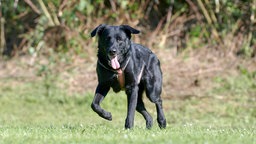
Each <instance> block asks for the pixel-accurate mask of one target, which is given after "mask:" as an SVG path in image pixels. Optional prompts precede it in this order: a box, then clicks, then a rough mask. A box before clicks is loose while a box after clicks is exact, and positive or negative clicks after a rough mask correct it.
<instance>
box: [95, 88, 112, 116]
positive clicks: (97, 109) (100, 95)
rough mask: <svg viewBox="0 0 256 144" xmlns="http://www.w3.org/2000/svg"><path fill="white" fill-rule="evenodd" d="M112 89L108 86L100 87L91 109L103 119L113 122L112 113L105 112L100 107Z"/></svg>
mask: <svg viewBox="0 0 256 144" xmlns="http://www.w3.org/2000/svg"><path fill="white" fill-rule="evenodd" d="M109 89H110V87H108V86H102V85H100V84H99V85H98V86H97V89H96V92H95V96H94V99H93V101H92V104H91V108H92V109H93V110H94V111H95V112H96V113H97V114H98V115H99V116H101V117H102V118H104V119H107V120H112V115H111V113H110V112H107V111H105V110H104V109H102V108H101V107H100V103H101V102H102V100H103V99H104V98H105V96H106V95H107V93H108V91H109Z"/></svg>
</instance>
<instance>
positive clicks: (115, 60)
mask: <svg viewBox="0 0 256 144" xmlns="http://www.w3.org/2000/svg"><path fill="white" fill-rule="evenodd" d="M111 66H112V68H113V69H119V68H120V64H119V62H118V61H117V56H116V57H114V58H113V59H111Z"/></svg>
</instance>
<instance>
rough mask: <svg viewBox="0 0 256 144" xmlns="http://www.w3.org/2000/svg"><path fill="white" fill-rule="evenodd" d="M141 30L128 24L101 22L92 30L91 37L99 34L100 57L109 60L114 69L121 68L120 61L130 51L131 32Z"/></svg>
mask: <svg viewBox="0 0 256 144" xmlns="http://www.w3.org/2000/svg"><path fill="white" fill-rule="evenodd" d="M139 32H140V31H138V30H136V29H134V28H132V27H130V26H128V25H120V26H109V25H105V24H101V25H99V26H98V27H96V28H95V29H94V30H93V31H92V32H91V37H94V36H95V35H96V34H97V35H98V37H99V39H98V57H101V58H104V59H106V60H107V61H108V64H109V66H111V67H112V68H113V69H119V68H120V61H122V60H123V57H124V55H125V54H126V53H127V52H128V51H129V48H130V45H131V41H130V39H131V34H138V33H139Z"/></svg>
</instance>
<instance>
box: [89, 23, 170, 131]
mask: <svg viewBox="0 0 256 144" xmlns="http://www.w3.org/2000/svg"><path fill="white" fill-rule="evenodd" d="M139 32H140V31H138V30H136V29H134V28H132V27H130V26H128V25H121V26H109V25H105V24H103V25H99V26H98V27H96V28H95V29H94V30H93V31H92V33H91V36H92V37H94V36H95V35H98V37H99V39H98V63H97V75H98V86H97V88H96V92H95V97H94V99H93V102H92V104H91V107H92V109H93V110H94V111H95V112H96V113H98V114H99V115H100V116H101V117H103V118H105V119H107V120H112V115H111V113H110V112H107V111H105V110H104V109H102V108H101V107H100V103H101V102H102V100H103V99H104V98H105V96H106V95H107V93H108V91H109V90H110V88H112V89H113V90H114V91H115V92H119V91H120V90H122V88H121V86H120V84H119V82H118V79H117V70H115V69H113V68H112V67H111V64H110V59H111V57H113V56H117V58H118V62H119V63H120V68H121V69H123V74H124V76H125V86H124V88H123V89H124V90H125V92H126V94H127V99H128V109H127V117H126V121H125V128H132V127H133V123H134V114H135V110H137V111H138V112H139V113H141V114H142V115H143V117H144V118H145V120H146V127H147V128H151V127H152V125H153V119H152V117H151V116H150V114H149V113H148V112H147V110H146V108H145V106H144V103H143V100H142V94H143V92H144V91H145V92H146V95H147V97H148V98H149V100H150V101H151V102H153V103H155V105H156V110H157V121H158V125H159V127H160V128H165V127H166V119H165V116H164V112H163V107H162V100H161V97H160V95H161V91H162V72H161V68H160V62H159V60H158V58H157V57H156V55H155V54H154V53H152V51H151V50H149V49H148V48H146V47H144V46H142V45H139V44H135V43H133V42H131V40H130V38H131V34H138V33H139Z"/></svg>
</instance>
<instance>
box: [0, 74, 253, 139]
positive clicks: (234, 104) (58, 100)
mask: <svg viewBox="0 0 256 144" xmlns="http://www.w3.org/2000/svg"><path fill="white" fill-rule="evenodd" d="M13 81H14V80H13V79H2V80H1V87H0V143H22V144H23V143H90V144H91V143H97V144H100V143H104V144H105V143H111V144H113V143H118V144H120V143H145V144H149V143H159V144H160V143H170V144H171V143H222V144H223V143H232V144H235V143H246V144H256V122H255V121H256V119H255V117H256V110H255V100H254V98H253V97H251V96H247V95H243V94H239V95H232V96H231V95H221V96H220V95H219V94H218V95H217V94H216V95H214V94H210V95H209V96H206V97H190V98H186V99H179V98H174V99H164V109H165V114H166V117H167V122H168V126H167V128H166V129H164V130H160V129H159V128H158V126H157V123H156V113H155V107H154V105H153V104H152V103H150V102H149V101H148V100H146V99H145V101H146V107H147V108H148V109H149V112H150V113H151V114H152V116H153V117H154V126H153V128H152V129H151V130H147V129H146V128H145V121H144V119H143V117H142V116H141V115H139V114H138V113H137V114H136V116H135V127H134V128H133V129H131V130H125V129H124V120H125V116H126V96H125V94H124V93H119V94H115V93H113V92H111V93H110V94H109V95H108V97H107V98H106V99H105V101H103V104H102V106H103V107H104V108H105V109H107V110H108V111H111V112H112V115H113V120H112V121H111V122H109V121H106V120H104V119H102V118H100V117H99V116H98V115H97V114H96V113H94V112H93V111H92V110H91V108H90V103H91V101H92V98H93V92H87V93H85V94H73V95H70V94H67V93H66V92H65V90H61V89H58V88H54V89H51V93H50V95H47V96H46V94H45V93H46V92H45V86H44V84H43V82H42V81H37V82H34V81H30V82H29V81H28V82H24V83H21V82H19V83H15V82H13ZM19 81H22V80H19Z"/></svg>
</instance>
